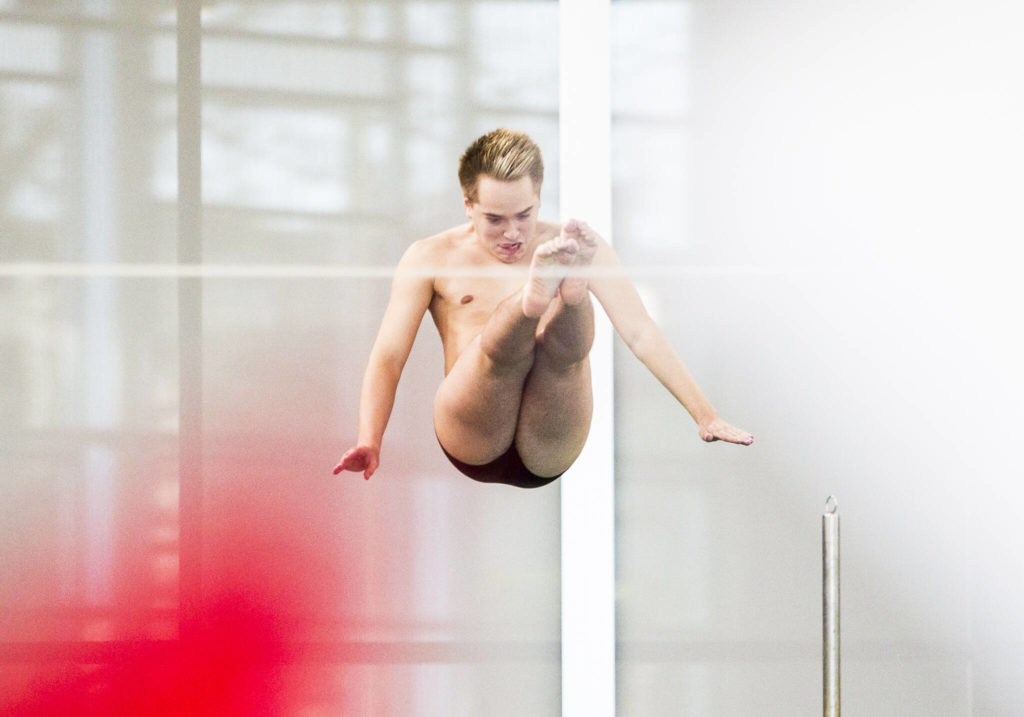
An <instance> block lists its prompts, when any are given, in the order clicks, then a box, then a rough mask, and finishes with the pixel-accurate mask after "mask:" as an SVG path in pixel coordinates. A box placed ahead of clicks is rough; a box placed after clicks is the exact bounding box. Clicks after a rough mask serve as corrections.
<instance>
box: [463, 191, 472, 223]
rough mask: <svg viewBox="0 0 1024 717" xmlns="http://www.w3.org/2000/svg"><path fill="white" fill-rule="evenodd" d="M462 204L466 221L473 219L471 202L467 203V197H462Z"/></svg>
mask: <svg viewBox="0 0 1024 717" xmlns="http://www.w3.org/2000/svg"><path fill="white" fill-rule="evenodd" d="M462 201H463V203H464V204H465V205H466V219H472V218H473V202H471V201H469V197H467V196H465V195H463V197H462Z"/></svg>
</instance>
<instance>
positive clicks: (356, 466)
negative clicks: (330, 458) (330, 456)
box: [334, 446, 380, 480]
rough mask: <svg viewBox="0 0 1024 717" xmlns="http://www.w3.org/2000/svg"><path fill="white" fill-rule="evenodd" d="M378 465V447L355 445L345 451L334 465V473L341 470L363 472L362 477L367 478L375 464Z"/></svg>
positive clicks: (374, 469) (374, 468)
mask: <svg viewBox="0 0 1024 717" xmlns="http://www.w3.org/2000/svg"><path fill="white" fill-rule="evenodd" d="M379 465H380V449H378V448H371V447H370V446H356V447H355V448H350V449H349V450H347V451H345V455H343V456H342V457H341V461H340V462H339V463H338V465H336V466H335V467H334V475H338V474H339V473H341V472H342V471H355V472H357V473H358V472H359V471H362V472H363V478H365V479H367V480H369V479H370V476H372V475H373V473H374V471H376V470H377V466H379Z"/></svg>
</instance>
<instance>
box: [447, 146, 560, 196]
mask: <svg viewBox="0 0 1024 717" xmlns="http://www.w3.org/2000/svg"><path fill="white" fill-rule="evenodd" d="M481 174H482V175H486V176H488V177H491V178H492V179H497V180H500V181H503V182H514V181H516V180H517V179H520V178H521V177H529V178H530V179H531V180H533V186H534V189H536V190H537V192H538V193H539V192H540V185H541V183H542V182H543V181H544V158H543V157H542V156H541V153H540V147H538V146H537V144H536V143H535V142H534V141H533V140H532V139H530V137H529V136H528V135H527V134H526V133H525V132H518V131H516V130H511V129H496V130H494V131H493V132H488V133H487V134H485V135H483V136H482V137H478V138H477V139H476V140H475V141H474V142H473V144H471V145H469V147H468V148H467V149H466V151H465V152H463V154H462V157H461V159H459V184H461V185H462V192H463V194H465V195H466V199H468V200H469V201H470V202H476V200H477V184H478V182H479V180H480V175H481Z"/></svg>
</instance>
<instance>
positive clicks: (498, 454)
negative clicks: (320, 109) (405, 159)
mask: <svg viewBox="0 0 1024 717" xmlns="http://www.w3.org/2000/svg"><path fill="white" fill-rule="evenodd" d="M543 179H544V163H543V159H542V156H541V152H540V149H539V148H538V147H537V145H536V144H535V143H534V142H533V141H532V140H531V139H530V138H529V137H528V136H527V135H525V134H523V133H521V132H515V131H511V130H504V129H499V130H495V131H493V132H490V133H488V134H486V135H484V136H482V137H480V138H478V139H477V140H476V141H475V142H473V144H471V145H470V146H469V148H468V149H467V150H466V152H465V153H464V154H463V155H462V158H461V159H460V161H459V181H460V184H461V185H462V191H463V195H464V203H465V207H466V217H467V218H468V220H469V221H468V222H467V223H465V224H462V225H460V226H457V227H454V228H452V229H449V230H447V231H444V232H441V233H440V234H437V235H435V236H432V237H429V238H427V239H422V240H420V241H417V242H415V243H413V244H412V245H411V246H410V247H409V248H408V250H407V251H406V252H405V254H404V255H403V256H402V259H401V261H400V262H399V264H398V267H397V269H396V271H395V277H394V280H393V283H392V287H391V298H390V300H389V302H388V307H387V310H386V311H385V313H384V318H383V320H382V322H381V326H380V331H379V333H378V335H377V340H376V342H375V343H374V345H373V349H372V351H371V353H370V360H369V364H368V367H367V369H366V374H365V376H364V378H363V385H362V392H361V394H360V402H359V434H358V439H357V445H356V446H354V447H353V448H351V449H349V450H348V451H347V452H346V453H345V454H344V455H343V456H342V459H341V461H340V462H339V463H338V465H337V466H336V467H335V469H334V473H335V474H338V473H340V472H342V471H356V472H362V473H363V476H364V477H365V478H369V477H370V476H371V475H373V473H374V472H375V471H376V470H377V467H378V466H379V464H380V448H381V440H382V438H383V436H384V429H385V428H386V426H387V423H388V419H389V417H390V415H391V410H392V407H393V405H394V400H395V391H396V389H397V387H398V380H399V377H400V376H401V374H402V369H403V367H404V366H405V362H406V359H407V358H408V357H409V353H410V351H411V350H412V345H413V341H414V340H415V338H416V333H417V331H418V329H419V326H420V323H421V322H422V320H423V315H424V313H425V312H427V311H430V314H431V317H432V318H433V320H434V324H435V325H436V326H437V330H438V332H439V334H440V336H441V343H442V346H443V349H444V367H445V377H444V379H443V380H442V381H441V385H440V387H439V388H438V390H437V394H436V397H435V399H434V431H435V433H436V434H437V440H438V442H439V443H440V445H441V449H442V450H443V451H444V453H445V455H446V456H447V457H448V459H449V460H450V461H451V463H452V464H453V465H454V466H455V467H456V468H457V469H458V470H459V471H461V472H462V473H464V474H466V475H467V476H469V477H471V478H474V479H476V480H479V481H484V482H492V483H507V484H510V485H515V486H520V487H524V488H533V487H538V486H542V485H545V484H547V483H550V482H551V481H553V480H555V479H556V478H558V477H559V476H560V475H562V473H564V472H565V471H566V470H567V469H568V468H569V467H570V466H571V465H572V464H573V462H574V461H575V460H576V458H577V457H578V456H579V454H580V452H581V451H582V450H583V446H584V444H585V443H586V440H587V434H588V433H589V431H590V421H591V414H592V412H593V392H592V390H591V383H590V361H589V354H590V348H591V344H592V343H593V340H594V308H593V303H592V301H591V298H590V297H591V294H592V295H593V296H594V297H596V298H597V300H598V302H599V303H600V304H601V306H602V308H603V309H604V311H605V313H607V315H608V318H609V319H610V320H611V323H612V325H613V326H614V327H615V330H616V332H617V333H618V334H619V336H621V337H622V339H623V341H624V342H625V343H626V345H627V346H628V347H629V349H630V350H631V351H632V352H633V354H634V355H636V357H637V358H639V359H640V361H642V362H643V364H644V365H645V366H647V368H648V369H649V370H650V371H651V373H653V374H654V376H655V377H657V378H658V380H659V381H661V383H662V384H663V385H664V386H665V387H666V388H667V389H668V390H669V391H670V392H671V393H672V395H673V396H674V397H675V398H676V399H677V400H678V401H679V403H681V404H682V405H683V407H684V408H686V410H687V411H688V412H689V413H690V416H691V417H692V418H693V420H694V421H695V422H696V424H697V430H698V433H699V435H700V437H701V438H702V439H703V440H705V441H709V442H710V441H717V440H721V441H728V442H730V443H738V444H743V445H750V444H751V443H752V442H753V440H754V438H753V436H752V435H750V434H749V433H747V432H746V431H742V430H740V429H738V428H735V427H733V426H731V425H730V424H729V423H727V422H726V421H724V420H722V419H721V418H720V417H719V416H718V414H717V413H716V411H715V409H714V408H713V406H712V405H711V403H710V402H709V401H708V399H707V398H706V397H705V396H704V394H703V392H702V391H701V389H700V387H699V386H698V385H697V382H696V381H695V380H694V378H693V375H692V374H691V373H690V371H689V370H688V369H687V367H686V365H685V363H684V362H683V361H682V359H681V358H680V357H679V355H678V354H677V353H676V352H675V350H674V349H673V348H672V346H671V345H670V344H669V342H668V341H667V340H666V338H665V336H664V334H663V333H662V331H661V330H660V329H659V328H658V326H657V324H655V322H654V321H653V320H652V319H651V317H650V315H649V314H648V313H647V310H646V309H645V308H644V305H643V303H642V301H641V300H640V296H639V294H638V293H637V290H636V288H635V287H634V286H633V284H632V282H631V281H630V280H629V279H628V278H627V277H626V275H625V272H623V271H621V270H620V264H619V261H618V259H617V257H616V256H615V253H614V252H613V251H612V248H611V246H610V245H609V244H608V243H607V242H605V241H604V240H603V239H602V238H601V237H600V236H598V235H597V233H595V232H594V231H593V230H592V229H591V228H590V227H589V226H587V224H585V223H584V222H581V221H577V220H569V221H567V222H565V223H564V224H556V223H552V222H546V221H541V220H540V219H539V218H538V212H539V210H540V189H541V183H542V182H543Z"/></svg>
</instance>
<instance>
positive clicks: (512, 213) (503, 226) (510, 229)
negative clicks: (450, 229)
mask: <svg viewBox="0 0 1024 717" xmlns="http://www.w3.org/2000/svg"><path fill="white" fill-rule="evenodd" d="M539 209H540V194H539V193H538V191H537V188H536V187H534V186H533V180H532V179H530V178H529V177H520V178H519V179H517V180H515V181H512V182H503V181H501V180H499V179H494V178H492V177H488V176H486V175H481V176H480V179H479V180H478V182H477V190H476V201H475V202H471V201H469V199H466V216H467V217H468V218H469V220H470V221H471V222H473V227H474V228H475V229H476V234H477V236H478V237H479V239H480V241H481V243H482V244H483V245H484V248H485V249H487V251H489V252H490V253H491V254H492V255H493V256H494V257H496V258H497V259H498V260H499V261H502V262H504V263H506V264H514V263H516V262H518V261H519V260H521V259H523V258H524V257H528V256H530V255H529V254H528V252H530V251H531V250H532V249H533V246H532V242H533V237H534V235H535V234H536V230H537V212H538V210H539Z"/></svg>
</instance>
